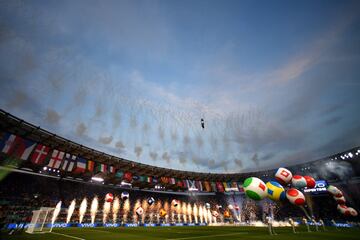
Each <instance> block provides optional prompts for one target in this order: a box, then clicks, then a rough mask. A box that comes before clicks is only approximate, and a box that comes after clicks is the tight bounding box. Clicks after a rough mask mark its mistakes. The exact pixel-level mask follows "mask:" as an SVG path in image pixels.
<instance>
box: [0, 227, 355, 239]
mask: <svg viewBox="0 0 360 240" xmlns="http://www.w3.org/2000/svg"><path fill="white" fill-rule="evenodd" d="M297 230H298V233H297V234H294V233H292V231H291V228H290V227H282V228H276V229H275V231H276V232H277V233H278V235H273V236H270V235H269V234H268V231H267V228H264V227H147V228H146V227H136V228H122V227H120V228H66V229H54V230H53V232H52V233H43V234H27V233H16V234H15V235H12V236H9V235H5V233H4V232H2V236H1V239H3V240H5V239H6V240H20V239H21V240H27V239H29V240H30V239H40V240H42V239H44V240H45V239H46V240H122V239H124V240H155V239H163V240H187V239H188V240H191V239H194V240H197V239H199V240H219V239H282V240H288V239H294V240H295V239H299V240H307V239H309V240H312V239H313V240H319V239H320V240H321V239H324V240H325V239H326V240H331V239H341V240H343V239H354V240H355V239H359V235H360V230H359V229H358V228H341V229H339V231H338V230H336V229H335V228H332V227H328V228H327V231H325V232H324V231H320V232H314V230H315V229H312V230H313V232H306V229H305V228H304V227H298V228H297Z"/></svg>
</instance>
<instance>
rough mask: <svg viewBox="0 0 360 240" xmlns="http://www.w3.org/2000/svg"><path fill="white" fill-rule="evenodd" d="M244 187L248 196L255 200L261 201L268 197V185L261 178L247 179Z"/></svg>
mask: <svg viewBox="0 0 360 240" xmlns="http://www.w3.org/2000/svg"><path fill="white" fill-rule="evenodd" d="M243 187H244V191H245V194H246V196H248V197H249V198H251V199H253V200H261V199H263V198H265V197H266V196H267V187H266V184H265V183H264V182H263V181H262V180H261V179H259V178H256V177H249V178H247V179H245V182H244V185H243Z"/></svg>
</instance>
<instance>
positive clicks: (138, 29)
mask: <svg viewBox="0 0 360 240" xmlns="http://www.w3.org/2000/svg"><path fill="white" fill-rule="evenodd" d="M359 13H360V4H359V2H358V1H299V2H295V1H278V0H276V1H230V0H225V1H214V0H206V1H205V0H198V1H189V0H184V1H174V0H167V1H155V0H152V1H123V0H121V1H110V0H104V1H93V0H87V1H81V0H76V1H66V0H65V1H53V0H49V1H21V0H13V1H4V0H2V1H0V89H1V90H2V91H1V95H0V108H1V109H3V110H5V111H7V112H10V113H12V114H14V115H16V116H18V117H20V118H22V119H24V120H26V121H28V122H31V123H33V124H35V125H38V126H41V127H43V128H45V129H47V130H49V131H51V132H54V133H56V134H58V135H60V136H63V137H66V138H68V139H70V140H73V141H76V142H78V143H80V144H83V145H86V146H88V147H92V148H94V149H97V150H100V151H104V152H106V153H109V154H111V155H114V156H118V157H122V158H126V159H129V160H133V161H136V162H141V163H145V164H150V165H155V166H161V167H166V168H173V169H180V170H188V171H197V172H216V173H234V172H248V171H253V170H260V169H269V168H274V167H280V166H288V165H294V164H298V163H302V162H306V161H312V160H316V159H319V158H322V157H325V156H329V155H331V154H334V153H337V152H340V151H344V150H347V149H349V148H352V147H356V146H359V145H360V112H359V109H360V108H359V103H360V79H359V78H360V68H359V66H360V14H359ZM201 118H203V119H204V121H205V128H204V129H203V128H202V127H201V122H200V121H201Z"/></svg>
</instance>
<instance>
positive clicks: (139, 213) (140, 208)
mask: <svg viewBox="0 0 360 240" xmlns="http://www.w3.org/2000/svg"><path fill="white" fill-rule="evenodd" d="M143 213H144V209H143V208H142V207H138V208H137V209H136V214H137V215H138V216H141V215H143Z"/></svg>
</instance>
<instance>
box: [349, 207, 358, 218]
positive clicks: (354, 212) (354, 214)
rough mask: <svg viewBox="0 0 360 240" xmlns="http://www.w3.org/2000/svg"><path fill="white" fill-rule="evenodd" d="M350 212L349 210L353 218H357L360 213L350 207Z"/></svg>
mask: <svg viewBox="0 0 360 240" xmlns="http://www.w3.org/2000/svg"><path fill="white" fill-rule="evenodd" d="M348 210H349V212H350V215H351V216H353V217H357V215H358V213H357V211H356V210H355V209H353V208H351V207H348Z"/></svg>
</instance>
